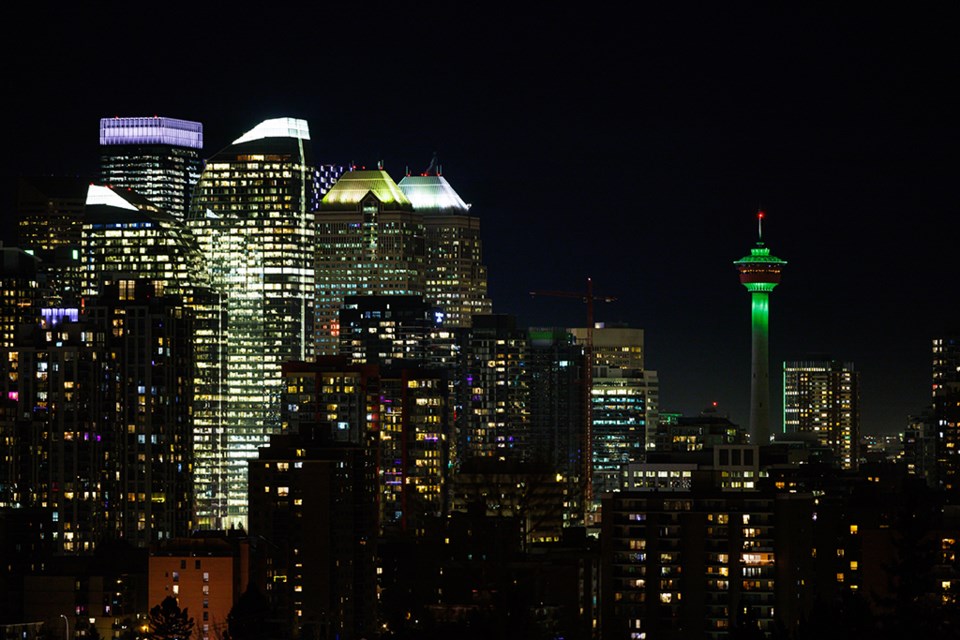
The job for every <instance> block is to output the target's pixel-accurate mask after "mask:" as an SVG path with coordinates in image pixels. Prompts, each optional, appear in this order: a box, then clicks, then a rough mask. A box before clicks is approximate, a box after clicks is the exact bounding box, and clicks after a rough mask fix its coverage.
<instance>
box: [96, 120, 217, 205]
mask: <svg viewBox="0 0 960 640" xmlns="http://www.w3.org/2000/svg"><path fill="white" fill-rule="evenodd" d="M202 149H203V125H202V124H201V123H199V122H191V121H189V120H179V119H177V118H160V117H156V116H154V117H152V118H102V119H101V120H100V180H101V182H102V183H103V184H108V185H111V186H113V187H117V188H122V189H132V190H134V191H136V192H137V193H139V194H140V195H142V196H143V197H145V198H147V199H148V200H150V202H152V203H154V204H155V205H157V206H158V207H160V208H161V209H163V210H164V211H166V212H168V213H169V214H171V215H172V216H173V217H174V218H176V219H177V220H179V221H181V222H182V221H183V220H184V218H185V217H186V214H187V211H188V209H189V205H190V194H191V193H192V191H193V187H194V185H196V184H197V180H199V179H200V172H201V171H202V170H203V160H202V159H201V157H200V153H201V150H202Z"/></svg>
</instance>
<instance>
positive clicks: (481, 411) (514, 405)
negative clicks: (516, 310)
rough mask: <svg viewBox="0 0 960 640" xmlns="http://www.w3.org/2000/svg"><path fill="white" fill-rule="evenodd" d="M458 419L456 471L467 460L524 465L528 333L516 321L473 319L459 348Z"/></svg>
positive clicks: (493, 317) (527, 419)
mask: <svg viewBox="0 0 960 640" xmlns="http://www.w3.org/2000/svg"><path fill="white" fill-rule="evenodd" d="M461 353H462V357H463V359H464V363H465V364H464V365H463V373H462V374H461V375H462V376H463V384H462V385H461V388H460V395H461V400H460V405H461V407H462V409H461V411H462V415H461V416H460V417H459V419H458V423H457V433H456V437H455V451H456V459H455V460H454V461H453V462H454V466H455V467H456V468H460V466H461V465H462V464H463V463H464V462H466V461H467V460H469V459H471V458H494V459H495V460H502V461H510V462H515V461H528V460H529V459H530V455H531V451H530V448H529V444H530V443H529V436H530V433H529V431H530V406H529V404H530V389H529V370H528V368H527V334H526V331H524V330H522V329H518V328H517V322H516V318H514V317H513V316H509V315H503V314H494V315H488V316H475V317H474V319H473V327H471V328H470V330H469V331H467V332H466V334H465V336H464V345H463V347H462V352H461Z"/></svg>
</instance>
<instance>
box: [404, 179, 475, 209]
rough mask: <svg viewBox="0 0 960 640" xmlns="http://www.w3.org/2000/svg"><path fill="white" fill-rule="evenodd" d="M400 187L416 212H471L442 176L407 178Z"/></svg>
mask: <svg viewBox="0 0 960 640" xmlns="http://www.w3.org/2000/svg"><path fill="white" fill-rule="evenodd" d="M398 186H399V187H400V189H401V190H402V191H403V194H404V195H405V196H407V198H409V199H410V203H411V204H412V205H413V208H414V210H415V211H425V212H431V211H457V212H462V213H466V212H467V211H469V210H470V205H468V204H467V203H466V202H464V201H463V198H461V197H460V195H459V194H457V192H456V191H454V190H453V187H451V186H450V183H449V182H447V179H446V178H444V177H443V176H441V175H423V176H406V177H404V178H403V180H401V181H400V184H399V185H398Z"/></svg>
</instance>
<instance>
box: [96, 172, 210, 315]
mask: <svg viewBox="0 0 960 640" xmlns="http://www.w3.org/2000/svg"><path fill="white" fill-rule="evenodd" d="M81 259H82V264H83V271H82V274H83V279H82V283H83V295H85V296H95V295H98V294H99V293H100V291H101V290H102V289H103V287H104V286H107V285H111V284H116V283H118V282H127V281H133V280H146V281H149V282H151V283H152V285H153V287H154V289H155V290H156V292H157V294H159V295H163V294H172V295H178V296H183V297H185V298H186V299H187V300H188V301H192V300H193V298H194V295H195V293H199V292H200V291H201V290H203V289H204V288H205V285H206V283H207V281H208V277H207V271H206V269H205V268H204V265H203V256H202V255H201V254H200V247H199V246H198V244H197V241H196V239H195V238H194V237H193V234H191V233H190V231H189V230H188V229H187V228H186V227H185V226H184V224H183V223H182V222H180V221H178V220H176V219H175V218H173V217H172V216H171V215H170V214H168V213H166V212H164V211H163V210H161V209H160V208H158V207H157V205H155V204H153V203H152V202H150V201H149V200H147V199H146V198H144V197H143V196H141V195H139V194H137V193H136V192H133V191H129V190H126V189H116V188H111V187H105V186H100V185H93V184H92V185H90V186H89V188H88V191H87V206H86V213H85V216H84V221H83V233H82V248H81Z"/></svg>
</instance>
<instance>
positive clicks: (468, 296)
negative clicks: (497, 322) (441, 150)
mask: <svg viewBox="0 0 960 640" xmlns="http://www.w3.org/2000/svg"><path fill="white" fill-rule="evenodd" d="M398 186H399V187H400V190H401V191H403V193H404V195H405V196H407V198H408V199H409V200H410V203H411V204H412V205H413V210H414V211H417V212H419V213H422V214H423V222H424V227H425V231H426V283H425V297H426V299H427V301H428V302H429V303H430V304H433V305H436V306H438V307H440V308H441V309H443V310H444V312H445V313H446V324H447V326H449V327H469V326H470V322H471V318H472V317H473V316H474V315H480V314H489V313H492V311H493V306H492V304H491V302H490V299H489V298H488V297H487V268H486V266H485V265H484V264H483V251H482V246H483V245H482V242H481V238H480V219H479V218H477V217H476V216H471V215H470V205H468V204H466V203H465V202H464V201H463V199H461V198H460V196H459V195H458V194H457V192H456V191H454V190H453V187H451V186H450V183H449V182H447V180H446V178H444V177H443V176H442V175H440V173H439V172H437V173H436V174H429V175H428V174H424V175H419V176H411V175H408V176H405V177H404V178H403V179H402V180H400V182H399V184H398Z"/></svg>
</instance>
